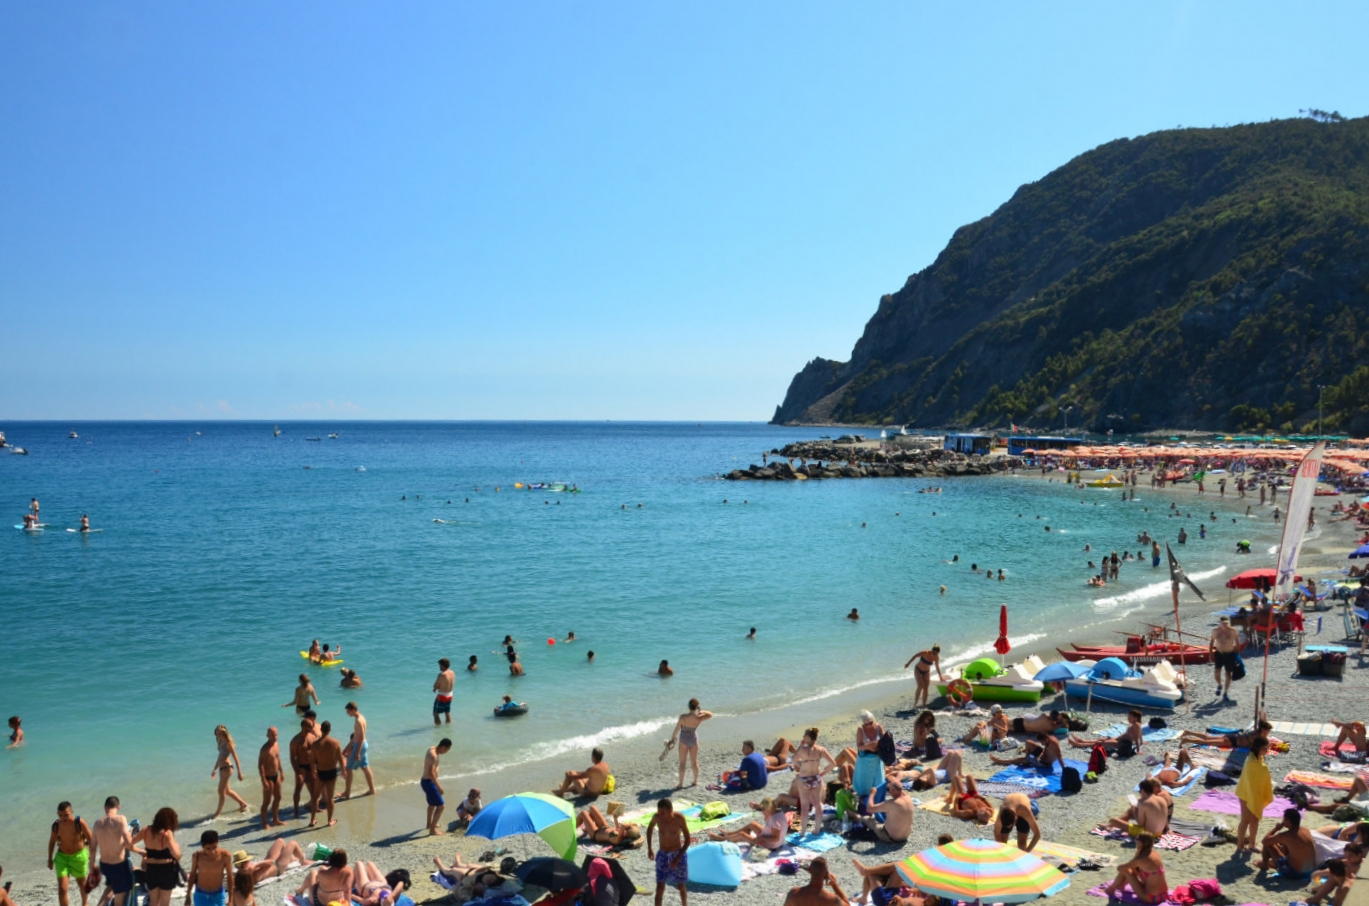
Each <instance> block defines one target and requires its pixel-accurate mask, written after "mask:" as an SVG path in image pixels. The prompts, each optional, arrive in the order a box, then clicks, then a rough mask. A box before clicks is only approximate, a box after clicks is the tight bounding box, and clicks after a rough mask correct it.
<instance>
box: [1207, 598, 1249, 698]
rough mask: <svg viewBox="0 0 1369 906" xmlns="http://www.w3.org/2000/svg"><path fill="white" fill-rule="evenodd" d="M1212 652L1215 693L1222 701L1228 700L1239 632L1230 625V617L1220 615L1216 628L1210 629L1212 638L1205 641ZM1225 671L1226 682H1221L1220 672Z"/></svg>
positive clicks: (1239, 641) (1237, 655) (1237, 649)
mask: <svg viewBox="0 0 1369 906" xmlns="http://www.w3.org/2000/svg"><path fill="white" fill-rule="evenodd" d="M1207 647H1208V650H1209V651H1211V652H1212V678H1213V680H1214V681H1215V682H1216V683H1217V695H1219V696H1221V699H1222V701H1229V700H1230V694H1231V675H1232V673H1233V672H1234V671H1235V669H1236V662H1237V661H1238V660H1239V659H1240V656H1241V655H1240V651H1241V634H1240V633H1239V632H1237V631H1236V630H1235V628H1234V627H1233V626H1232V625H1231V618H1230V617H1220V618H1218V620H1217V628H1216V629H1214V630H1212V638H1211V639H1209V640H1208V643H1207ZM1223 673H1226V684H1225V685H1223V684H1222V674H1223Z"/></svg>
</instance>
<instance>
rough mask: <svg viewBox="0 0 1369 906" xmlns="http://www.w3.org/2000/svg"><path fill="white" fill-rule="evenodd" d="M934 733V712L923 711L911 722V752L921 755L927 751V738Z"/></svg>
mask: <svg viewBox="0 0 1369 906" xmlns="http://www.w3.org/2000/svg"><path fill="white" fill-rule="evenodd" d="M935 733H936V712H935V711H923V712H922V713H921V714H919V715H918V716H917V720H915V721H913V751H914V752H916V753H918V754H921V753H923V752H925V751H927V737H928V736H932V735H934V734H935Z"/></svg>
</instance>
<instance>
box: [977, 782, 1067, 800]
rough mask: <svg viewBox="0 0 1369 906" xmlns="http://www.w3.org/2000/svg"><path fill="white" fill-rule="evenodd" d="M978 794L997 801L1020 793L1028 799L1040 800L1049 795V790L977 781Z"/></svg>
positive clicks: (1022, 785) (1023, 784)
mask: <svg viewBox="0 0 1369 906" xmlns="http://www.w3.org/2000/svg"><path fill="white" fill-rule="evenodd" d="M979 792H980V793H981V794H982V795H984V796H994V797H997V798H999V799H1002V798H1003V797H1004V796H1007V795H1009V794H1010V793H1021V794H1022V795H1024V796H1026V797H1027V798H1028V799H1040V798H1041V797H1042V796H1049V795H1050V790H1046V789H1042V788H1041V787H1036V786H1027V785H1026V784H1025V783H998V782H996V781H993V780H981V781H979Z"/></svg>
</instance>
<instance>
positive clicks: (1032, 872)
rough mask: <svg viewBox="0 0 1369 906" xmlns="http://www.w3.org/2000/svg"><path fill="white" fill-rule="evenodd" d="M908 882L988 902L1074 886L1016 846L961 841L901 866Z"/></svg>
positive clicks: (1018, 899) (1045, 894)
mask: <svg viewBox="0 0 1369 906" xmlns="http://www.w3.org/2000/svg"><path fill="white" fill-rule="evenodd" d="M898 873H899V874H900V875H902V876H903V880H905V881H907V882H908V883H909V884H912V885H915V886H916V887H918V888H919V889H921V890H923V891H924V892H926V893H931V894H935V895H937V896H941V897H951V898H952V899H956V900H969V901H971V902H984V903H1025V902H1026V901H1027V900H1034V899H1036V898H1037V897H1048V896H1050V895H1051V894H1055V893H1059V892H1060V891H1062V890H1064V889H1065V888H1066V887H1068V886H1070V879H1069V876H1068V875H1066V874H1064V873H1063V872H1061V871H1060V870H1059V869H1058V868H1054V867H1052V866H1050V865H1047V864H1046V863H1045V862H1042V861H1041V860H1040V859H1038V858H1037V857H1036V856H1033V855H1032V854H1031V853H1028V852H1023V851H1022V850H1020V849H1018V848H1017V847H1016V846H1012V845H1009V844H1005V843H995V842H994V841H992V840H956V841H955V842H954V843H947V844H946V845H945V846H938V847H936V848H935V849H927V850H923V851H922V852H920V853H918V854H916V855H913V856H909V857H908V858H906V859H904V860H903V861H902V862H900V863H898Z"/></svg>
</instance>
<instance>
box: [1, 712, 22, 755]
mask: <svg viewBox="0 0 1369 906" xmlns="http://www.w3.org/2000/svg"><path fill="white" fill-rule="evenodd" d="M21 723H23V721H21V720H20V719H19V715H18V714H16V715H14V716H13V717H11V718H10V719H9V728H10V742H9V745H7V746H5V748H7V749H15V748H18V747H19V746H21V745H23V744H24V728H23V727H21V726H19V725H20V724H21Z"/></svg>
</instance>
